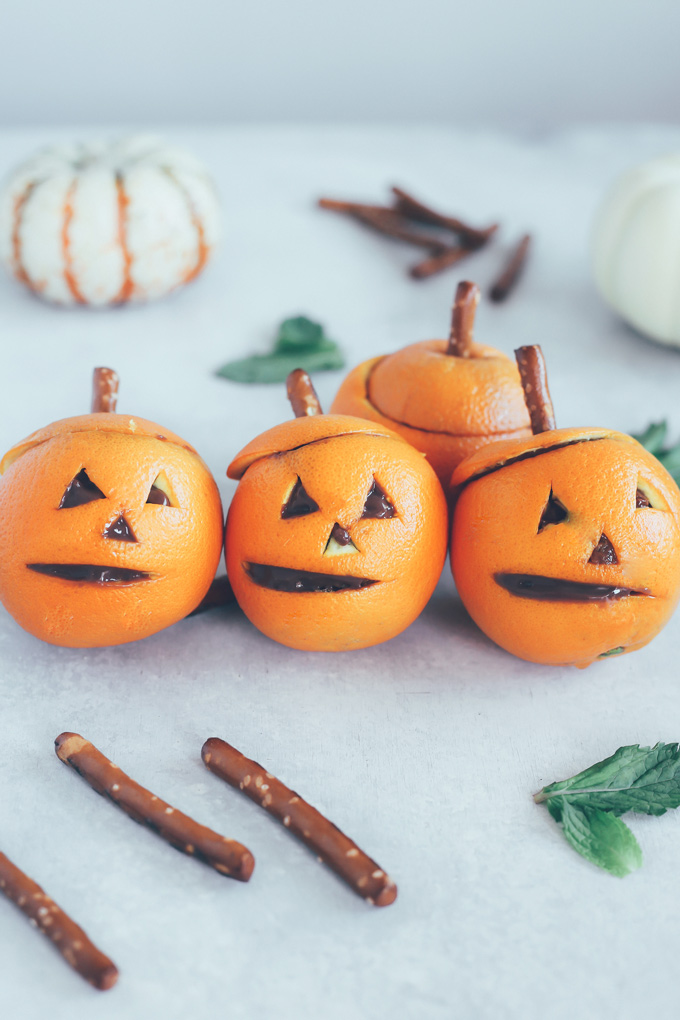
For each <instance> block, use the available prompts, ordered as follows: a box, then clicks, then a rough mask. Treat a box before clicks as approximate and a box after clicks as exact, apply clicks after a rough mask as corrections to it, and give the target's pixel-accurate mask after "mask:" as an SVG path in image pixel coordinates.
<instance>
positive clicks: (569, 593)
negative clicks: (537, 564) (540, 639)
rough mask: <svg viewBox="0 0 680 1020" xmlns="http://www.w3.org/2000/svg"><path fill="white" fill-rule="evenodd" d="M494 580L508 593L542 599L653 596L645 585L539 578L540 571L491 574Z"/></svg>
mask: <svg viewBox="0 0 680 1020" xmlns="http://www.w3.org/2000/svg"><path fill="white" fill-rule="evenodd" d="M494 581H495V582H496V584H498V585H500V587H501V588H505V590H506V591H509V592H510V594H511V595H517V596H518V597H519V598H522V599H536V600H538V601H543V602H609V601H616V600H618V599H626V598H629V597H632V596H636V595H637V596H646V597H647V598H653V596H652V595H651V594H650V592H649V591H647V589H646V588H637V589H636V588H620V587H618V586H617V585H613V584H589V583H588V582H586V581H565V580H564V579H563V578H560V577H542V576H541V575H540V574H494Z"/></svg>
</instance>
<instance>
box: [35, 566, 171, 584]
mask: <svg viewBox="0 0 680 1020" xmlns="http://www.w3.org/2000/svg"><path fill="white" fill-rule="evenodd" d="M26 566H27V567H28V569H29V570H35V572H36V574H47V575H48V577H59V578H61V579H62V580H63V581H85V582H87V583H89V584H134V583H135V582H136V581H148V580H149V579H150V578H151V574H147V573H146V571H144V570H130V569H129V568H128V567H96V566H92V565H91V564H89V563H27V564H26Z"/></svg>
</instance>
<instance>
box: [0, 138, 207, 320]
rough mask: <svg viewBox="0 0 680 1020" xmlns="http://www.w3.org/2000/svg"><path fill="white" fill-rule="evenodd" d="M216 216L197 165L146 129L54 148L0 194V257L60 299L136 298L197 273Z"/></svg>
mask: <svg viewBox="0 0 680 1020" xmlns="http://www.w3.org/2000/svg"><path fill="white" fill-rule="evenodd" d="M219 219H220V216H219V204H218V200H217V196H216V193H215V188H214V185H213V183H212V181H211V179H210V177H209V176H208V173H207V171H206V169H205V168H204V167H203V165H202V164H201V163H200V162H199V160H197V159H196V158H195V157H194V156H192V155H190V154H189V153H187V152H184V151H183V150H181V149H176V148H174V147H169V146H166V145H164V144H163V143H162V142H161V141H159V140H158V139H156V138H151V137H148V136H134V137H130V138H124V139H121V140H119V141H116V142H111V143H108V142H99V143H88V144H84V145H68V146H59V147H57V148H53V149H46V150H44V151H43V152H40V153H37V154H36V155H35V156H33V158H32V159H29V160H28V161H27V162H26V163H24V164H23V165H22V166H20V167H18V168H17V169H16V170H15V171H14V173H13V174H12V175H11V177H10V178H9V180H8V181H7V183H6V185H5V187H4V189H3V191H2V194H0V258H1V259H2V261H3V263H4V264H5V266H6V267H7V269H8V270H9V272H10V273H12V274H13V275H14V276H15V277H16V278H17V279H18V280H20V281H21V282H22V283H24V284H26V286H27V287H29V288H30V289H31V290H32V291H34V292H35V293H36V294H40V295H41V296H42V297H44V298H47V299H48V300H50V301H55V302H57V303H59V304H62V305H73V304H83V305H111V304H121V303H124V302H126V301H146V300H148V299H150V298H157V297H162V296H163V295H164V294H167V293H168V292H169V291H171V290H174V289H175V287H178V286H180V285H181V284H184V283H188V282H189V281H190V280H193V279H194V277H196V276H197V275H198V274H199V273H200V272H201V270H202V269H203V267H204V266H205V264H206V262H207V261H208V258H209V257H210V254H211V252H212V250H213V248H214V246H215V243H216V241H217V239H218V233H219Z"/></svg>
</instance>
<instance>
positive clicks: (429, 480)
mask: <svg viewBox="0 0 680 1020" xmlns="http://www.w3.org/2000/svg"><path fill="white" fill-rule="evenodd" d="M228 473H229V477H231V478H240V479H241V481H240V483H239V486H238V488H237V490H236V493H235V495H234V498H233V500H232V503H231V506H230V508H229V515H228V518H227V526H226V531H225V556H226V563H227V573H228V575H229V579H230V582H231V585H232V587H233V590H234V594H235V596H236V599H237V601H238V603H239V605H240V607H241V609H242V610H243V611H244V613H245V614H246V616H247V617H248V619H249V620H250V621H251V622H252V623H253V624H254V625H255V626H256V627H257V628H258V629H259V630H260V631H262V633H264V634H266V635H267V636H268V637H270V638H272V639H273V640H275V641H278V642H279V643H281V644H283V645H287V646H289V647H291V648H298V649H303V650H307V651H348V650H352V649H357V648H366V647H369V646H371V645H375V644H379V643H381V642H383V641H387V640H389V639H390V638H393V637H395V636H396V635H397V634H399V633H401V632H402V631H403V630H404V629H405V628H406V627H408V626H409V625H410V624H411V623H412V622H413V621H414V620H415V619H416V617H417V616H418V615H419V614H420V612H421V611H422V610H423V608H424V607H425V605H426V603H427V602H428V600H429V598H430V596H431V595H432V592H433V591H434V588H435V586H436V584H437V581H438V580H439V577H440V574H441V571H442V568H443V565H444V562H445V559H446V551H447V544H448V512H447V505H446V498H445V496H444V492H443V490H442V487H441V485H440V484H439V481H438V479H437V477H436V475H435V473H434V471H433V470H432V469H431V468H430V466H429V465H428V463H427V461H426V460H425V458H424V457H423V456H422V455H421V454H420V453H419V452H418V451H417V450H415V449H414V448H413V447H412V446H410V445H409V444H408V443H406V442H405V441H404V440H403V439H401V437H400V436H398V435H396V434H395V433H393V432H392V431H391V430H390V429H385V428H384V427H376V426H374V425H372V424H371V423H370V422H367V421H365V420H359V419H355V418H351V417H347V416H339V415H333V414H328V415H317V416H314V417H310V418H296V419H295V420H294V421H290V422H286V423H284V424H283V425H281V426H277V427H276V428H275V429H271V430H269V432H267V433H264V434H263V435H262V436H259V437H257V438H256V439H255V440H253V442H252V443H250V444H248V446H247V447H246V448H245V449H244V450H243V451H241V453H240V454H238V455H237V457H236V458H235V459H234V460H233V461H232V463H231V465H230V466H229V471H228ZM374 486H377V487H378V489H379V490H380V493H381V494H382V496H381V499H379V500H378V501H377V503H378V504H379V505H380V504H381V502H382V497H384V500H386V506H387V509H386V510H385V511H384V513H383V512H382V511H381V512H380V514H379V515H376V513H375V512H374V511H372V510H371V509H370V503H371V500H370V499H369V495H370V493H371V491H372V490H373V489H374ZM300 492H304V499H302V500H300V503H301V504H302V509H301V510H300V511H299V512H298V509H296V510H295V511H290V510H288V509H286V508H287V507H288V506H289V503H290V502H291V500H292V498H293V494H294V493H300ZM274 575H277V576H278V577H279V578H281V577H283V578H284V581H285V583H286V584H287V587H285V588H279V589H276V588H273V587H271V586H268V583H269V581H268V579H269V578H271V577H272V576H274ZM288 577H292V581H291V582H290V583H289V582H288V580H287V579H288Z"/></svg>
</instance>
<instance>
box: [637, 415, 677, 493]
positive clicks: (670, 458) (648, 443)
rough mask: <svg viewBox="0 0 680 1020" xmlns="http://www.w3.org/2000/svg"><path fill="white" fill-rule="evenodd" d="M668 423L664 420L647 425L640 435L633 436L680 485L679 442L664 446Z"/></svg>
mask: <svg viewBox="0 0 680 1020" xmlns="http://www.w3.org/2000/svg"><path fill="white" fill-rule="evenodd" d="M667 432H668V424H667V422H665V421H660V422H657V423H656V424H652V425H648V426H647V428H646V429H645V431H644V432H642V433H641V434H640V435H637V436H633V439H637V441H638V443H642V445H643V446H644V448H645V449H646V450H649V452H650V453H653V454H654V456H655V457H656V458H657V459H658V460H660V461H661V463H662V464H663V466H664V467H665V468H666V471H668V473H669V475H671V477H672V478H673V480H674V481H676V482H677V483H678V485H680V443H677V444H676V445H675V446H669V447H664V443H665V442H666V434H667Z"/></svg>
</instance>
